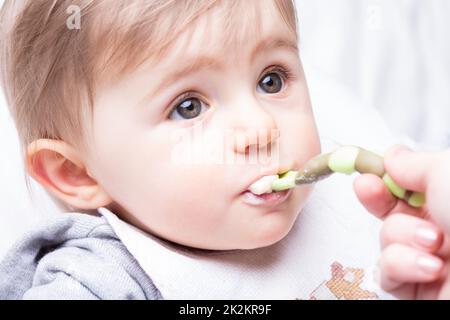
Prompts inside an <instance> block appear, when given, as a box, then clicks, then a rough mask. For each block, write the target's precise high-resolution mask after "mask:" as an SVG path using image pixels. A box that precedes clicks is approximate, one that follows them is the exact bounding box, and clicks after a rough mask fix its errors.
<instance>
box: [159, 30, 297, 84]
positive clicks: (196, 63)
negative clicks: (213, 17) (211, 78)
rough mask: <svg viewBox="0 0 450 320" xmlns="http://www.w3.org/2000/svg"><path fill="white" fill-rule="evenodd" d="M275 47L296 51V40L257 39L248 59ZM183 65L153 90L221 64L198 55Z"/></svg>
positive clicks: (215, 68)
mask: <svg viewBox="0 0 450 320" xmlns="http://www.w3.org/2000/svg"><path fill="white" fill-rule="evenodd" d="M277 48H285V49H288V50H291V51H294V52H295V53H298V46H297V41H295V40H294V39H292V38H281V37H275V36H271V37H267V38H265V39H263V40H261V41H259V42H258V43H257V44H256V46H255V47H254V48H253V50H252V51H251V54H250V61H253V60H254V59H255V58H256V56H257V55H258V54H259V53H260V52H264V51H268V50H273V49H277ZM182 64H183V67H182V68H181V69H179V70H177V71H175V72H174V73H172V74H170V75H169V76H167V77H166V78H164V80H162V81H161V82H160V84H159V85H158V87H157V89H156V90H155V92H160V91H161V90H163V89H164V88H166V87H167V86H169V85H170V84H172V83H174V82H177V81H178V80H180V79H182V78H184V77H187V76H188V75H190V74H192V73H194V72H198V71H199V70H202V69H213V70H220V69H222V68H223V65H222V64H221V62H220V61H219V60H217V59H216V58H213V57H208V56H200V57H194V58H191V59H187V60H185V61H183V62H182Z"/></svg>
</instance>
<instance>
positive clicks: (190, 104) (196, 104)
mask: <svg viewBox="0 0 450 320" xmlns="http://www.w3.org/2000/svg"><path fill="white" fill-rule="evenodd" d="M207 108H208V107H207V106H206V104H205V103H204V102H203V101H201V100H200V99H198V98H196V97H189V98H185V99H184V100H182V101H181V102H180V103H177V104H176V105H175V107H174V108H173V110H172V111H171V112H170V115H169V119H171V120H189V119H193V118H196V117H198V116H199V115H200V114H202V113H203V112H204V111H205V110H206V109H207Z"/></svg>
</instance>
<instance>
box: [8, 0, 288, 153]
mask: <svg viewBox="0 0 450 320" xmlns="http://www.w3.org/2000/svg"><path fill="white" fill-rule="evenodd" d="M273 1H274V2H275V3H276V6H277V8H278V10H279V12H280V14H281V16H282V18H283V19H284V21H285V22H286V24H287V25H288V26H289V28H290V29H291V30H292V32H293V33H294V34H295V36H296V37H297V33H296V31H297V30H296V28H297V23H296V15H295V7H294V3H293V1H292V0H273ZM260 2H261V1H260V0H253V1H250V0H126V1H118V0H10V1H8V0H7V1H5V3H4V6H3V8H2V10H1V40H0V41H1V56H0V62H1V72H2V82H3V87H4V91H5V96H6V99H7V102H8V105H9V107H10V112H11V114H12V117H13V119H14V121H15V123H16V127H17V130H18V133H19V138H20V141H21V144H22V152H25V150H26V147H27V146H28V145H29V144H30V143H31V142H33V141H35V140H37V139H41V138H50V139H61V140H64V141H66V142H68V143H71V144H73V145H77V146H82V144H83V142H82V141H83V140H84V138H85V132H86V130H85V129H86V126H85V125H86V123H88V122H87V121H88V119H89V115H90V114H91V111H92V110H91V108H92V107H93V101H94V96H95V88H96V86H97V85H99V84H100V83H101V81H104V80H106V79H110V80H111V79H116V78H118V77H119V76H120V75H123V74H124V73H126V72H128V71H131V70H133V69H134V68H136V67H137V66H139V65H140V64H142V63H143V62H144V61H145V60H146V59H148V58H149V57H150V56H158V55H159V56H161V55H163V54H164V52H165V51H166V50H167V49H168V48H169V47H170V44H171V43H172V42H173V40H174V39H176V37H177V36H178V35H179V34H180V33H181V32H183V31H184V30H185V29H186V28H187V27H188V26H189V25H191V24H192V23H193V22H194V21H195V20H196V19H197V18H198V17H200V16H202V15H203V14H205V13H207V11H208V10H211V9H212V8H213V7H220V8H221V9H223V10H225V14H226V15H224V17H229V18H227V19H226V20H225V22H226V26H225V28H228V29H230V30H228V31H227V30H225V31H224V34H225V35H229V36H228V37H229V40H231V38H233V37H234V36H236V35H237V34H239V33H242V29H243V28H242V26H238V24H237V23H235V22H236V21H235V17H238V16H240V17H243V16H244V17H243V18H242V20H243V21H244V20H247V21H248V25H250V26H251V25H253V26H257V25H258V23H255V20H252V19H257V18H258V14H257V12H256V11H257V7H258V6H257V5H255V3H258V4H260ZM219 4H220V5H219ZM70 6H72V7H73V6H77V8H79V9H80V21H81V25H80V28H79V29H70V28H68V25H67V21H68V18H69V16H70V15H69V13H68V11H67V9H68V8H69V7H70ZM252 10H253V11H252ZM252 12H253V13H252ZM241 38H242V37H241ZM231 41H234V39H233V40H231Z"/></svg>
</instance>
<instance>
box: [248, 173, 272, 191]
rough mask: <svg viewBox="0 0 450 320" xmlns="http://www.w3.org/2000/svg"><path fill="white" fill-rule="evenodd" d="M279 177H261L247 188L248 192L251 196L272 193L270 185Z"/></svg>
mask: <svg viewBox="0 0 450 320" xmlns="http://www.w3.org/2000/svg"><path fill="white" fill-rule="evenodd" d="M278 178H279V176H278V175H277V174H274V175H270V176H263V177H261V178H260V179H258V180H257V181H255V182H254V183H252V184H251V185H250V187H249V188H248V191H250V192H251V193H253V194H256V195H261V194H264V193H271V192H272V183H273V182H274V181H275V180H277V179H278Z"/></svg>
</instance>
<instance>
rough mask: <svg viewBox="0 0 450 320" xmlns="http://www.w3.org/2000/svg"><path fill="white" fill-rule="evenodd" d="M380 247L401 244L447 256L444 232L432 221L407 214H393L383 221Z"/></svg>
mask: <svg viewBox="0 0 450 320" xmlns="http://www.w3.org/2000/svg"><path fill="white" fill-rule="evenodd" d="M380 238H381V247H382V248H386V247H387V246H389V245H391V244H395V243H397V244H402V245H407V246H410V247H412V248H415V249H418V250H422V251H424V252H428V253H433V254H437V255H440V256H447V255H449V254H450V252H447V250H448V248H446V247H445V246H444V234H443V233H442V231H441V230H439V228H438V227H436V226H435V225H434V224H433V223H431V222H429V221H426V220H423V219H419V218H416V217H412V216H410V215H407V214H401V213H398V214H393V215H391V216H389V217H388V218H387V219H386V221H385V222H384V223H383V227H382V229H381V235H380Z"/></svg>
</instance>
